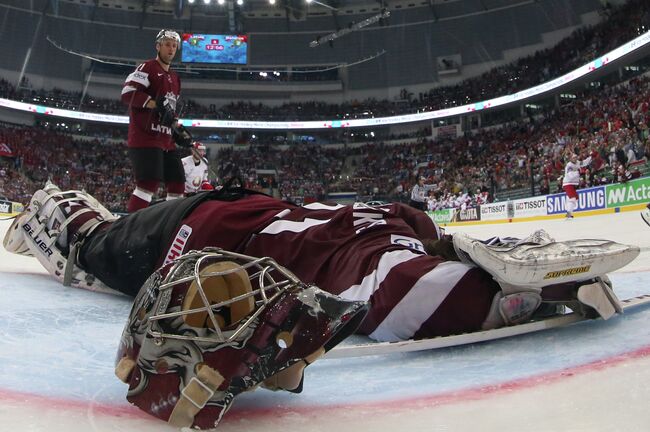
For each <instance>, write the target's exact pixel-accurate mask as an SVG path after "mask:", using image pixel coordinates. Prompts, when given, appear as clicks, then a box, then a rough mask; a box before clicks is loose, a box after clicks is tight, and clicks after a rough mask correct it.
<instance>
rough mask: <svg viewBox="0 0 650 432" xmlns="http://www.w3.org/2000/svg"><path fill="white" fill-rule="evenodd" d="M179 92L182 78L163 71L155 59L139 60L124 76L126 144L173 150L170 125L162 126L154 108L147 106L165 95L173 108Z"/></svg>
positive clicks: (123, 97) (123, 95)
mask: <svg viewBox="0 0 650 432" xmlns="http://www.w3.org/2000/svg"><path fill="white" fill-rule="evenodd" d="M180 92H181V80H180V78H179V77H178V75H177V74H176V72H174V71H173V70H171V69H170V70H169V71H166V70H165V69H163V68H162V66H160V63H158V61H157V60H156V59H153V60H148V61H146V62H144V63H142V64H141V65H140V66H138V67H137V68H136V69H135V71H133V72H132V73H131V74H129V76H128V77H126V80H125V81H124V87H122V102H123V103H124V104H126V105H127V106H128V107H129V135H128V146H129V147H160V148H162V149H163V150H173V149H175V144H174V142H173V141H172V131H171V128H170V127H168V126H164V125H161V124H160V122H159V121H158V114H157V113H156V111H155V110H153V109H150V108H146V105H147V102H149V101H150V100H151V99H153V100H157V99H158V98H159V97H161V96H164V97H165V98H166V99H167V100H168V102H169V103H170V104H171V106H172V107H174V108H175V107H176V102H177V101H178V98H179V96H180Z"/></svg>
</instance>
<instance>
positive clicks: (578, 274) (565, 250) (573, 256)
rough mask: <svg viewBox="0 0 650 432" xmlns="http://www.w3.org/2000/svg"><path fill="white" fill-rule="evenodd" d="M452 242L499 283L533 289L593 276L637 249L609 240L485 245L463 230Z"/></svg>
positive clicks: (629, 258) (624, 261) (619, 263)
mask: <svg viewBox="0 0 650 432" xmlns="http://www.w3.org/2000/svg"><path fill="white" fill-rule="evenodd" d="M453 242H454V249H455V250H456V252H457V253H458V255H459V257H460V258H461V260H464V261H467V262H472V263H474V264H476V265H478V266H479V267H481V268H482V269H484V270H485V271H487V272H488V273H490V274H491V275H492V276H493V277H494V279H495V280H496V281H497V282H499V283H500V284H501V285H502V286H504V284H505V285H512V286H517V287H525V288H528V289H532V290H536V289H541V288H542V287H544V286H548V285H555V284H562V283H567V282H579V281H587V280H590V279H594V278H596V277H599V276H602V275H605V274H606V273H609V272H612V271H614V270H617V269H619V268H621V267H623V266H625V265H627V264H628V263H630V262H631V261H632V260H634V259H635V258H636V257H637V256H638V255H639V252H640V250H639V247H638V246H631V245H624V244H620V243H616V242H613V241H609V240H590V239H589V240H587V239H585V240H568V241H563V242H552V241H551V242H543V243H541V244H535V243H527V242H524V243H521V242H520V243H518V244H515V245H514V246H513V245H504V246H488V245H486V244H484V243H482V242H480V241H479V240H476V239H473V238H471V237H469V236H467V235H466V234H464V233H456V234H454V237H453Z"/></svg>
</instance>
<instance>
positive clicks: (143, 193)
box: [126, 187, 153, 213]
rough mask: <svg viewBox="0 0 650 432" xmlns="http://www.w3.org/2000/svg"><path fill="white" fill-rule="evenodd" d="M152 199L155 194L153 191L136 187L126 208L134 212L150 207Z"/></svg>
mask: <svg viewBox="0 0 650 432" xmlns="http://www.w3.org/2000/svg"><path fill="white" fill-rule="evenodd" d="M152 199H153V194H152V193H151V192H148V191H147V190H145V189H141V188H140V187H136V188H135V190H134V191H133V193H132V194H131V197H130V198H129V202H128V204H127V206H126V210H127V211H128V212H129V213H133V212H136V211H138V210H141V209H143V208H147V207H149V203H151V200H152Z"/></svg>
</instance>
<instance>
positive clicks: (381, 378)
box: [0, 213, 650, 432]
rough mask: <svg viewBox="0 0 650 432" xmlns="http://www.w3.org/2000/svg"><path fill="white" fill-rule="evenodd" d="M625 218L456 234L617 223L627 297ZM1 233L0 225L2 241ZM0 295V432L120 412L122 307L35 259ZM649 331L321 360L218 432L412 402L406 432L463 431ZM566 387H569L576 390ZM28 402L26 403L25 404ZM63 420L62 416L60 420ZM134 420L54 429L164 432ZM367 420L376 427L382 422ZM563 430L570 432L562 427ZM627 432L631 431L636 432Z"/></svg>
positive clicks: (641, 316) (576, 232)
mask: <svg viewBox="0 0 650 432" xmlns="http://www.w3.org/2000/svg"><path fill="white" fill-rule="evenodd" d="M633 216H634V217H636V218H638V215H632V214H626V213H623V214H617V215H611V216H605V217H593V218H584V219H581V218H577V219H576V220H574V221H572V222H569V223H564V224H563V225H562V224H560V223H558V221H549V222H545V223H539V222H537V223H535V224H534V225H532V224H531V225H530V226H529V227H526V226H524V225H525V224H509V225H499V226H496V227H495V226H479V227H463V229H467V231H468V232H469V233H470V234H471V235H476V236H477V237H488V236H490V235H492V234H493V233H494V234H498V235H503V234H501V233H499V232H495V231H498V230H501V231H502V232H503V233H510V234H511V235H516V236H522V234H519V231H523V230H525V229H526V228H528V232H529V231H530V229H531V228H538V227H539V225H540V224H545V225H546V226H547V229H548V230H549V231H550V232H552V233H553V229H555V230H556V232H555V233H553V234H554V235H556V236H557V237H558V238H559V239H563V238H569V237H571V236H575V237H578V236H579V237H601V238H602V237H603V236H602V235H601V236H598V235H587V234H588V233H585V232H582V231H581V229H582V230H583V231H584V230H586V229H589V227H590V226H591V225H593V224H595V223H597V222H598V221H596V220H597V219H600V224H605V223H609V224H610V225H609V226H616V225H615V224H614V222H617V223H619V225H618V226H619V227H620V228H621V230H619V231H618V232H616V231H614V232H612V233H610V235H609V237H614V236H616V237H617V238H613V239H618V241H621V242H628V243H633V244H634V243H636V244H640V245H641V246H642V248H643V252H642V254H641V255H640V257H639V258H637V260H636V261H635V262H634V263H632V264H631V265H630V266H628V267H627V268H625V269H623V271H621V272H617V273H614V274H612V275H611V279H612V281H613V282H614V287H615V291H616V292H617V293H618V294H619V297H621V298H628V297H633V296H636V295H640V294H647V293H650V259H649V257H648V255H649V253H648V246H649V245H650V230H648V229H647V227H645V228H644V225H642V224H641V223H640V218H639V221H638V222H639V223H638V224H637V225H634V227H635V229H634V230H631V229H630V227H629V225H631V224H633V223H634V222H635V220H634V219H633ZM581 223H582V225H581ZM601 226H602V225H601ZM581 227H582V228H581ZM623 228H625V230H623ZM4 229H5V227H4V226H2V231H4ZM508 229H509V230H508ZM628 231H629V232H628ZM605 237H606V238H607V236H605ZM32 261H33V262H32ZM0 291H1V294H0V424H2V421H3V420H4V421H6V422H8V423H7V424H10V425H12V427H14V428H15V429H7V430H11V431H13V430H30V431H41V430H43V431H46V430H47V431H48V432H49V431H52V430H57V429H56V427H54V426H53V423H52V421H51V419H52V416H54V417H55V418H56V413H51V412H50V413H49V414H48V419H50V420H48V421H47V422H46V423H47V424H42V423H43V422H41V421H40V420H39V418H38V415H29V412H30V411H29V410H30V405H33V406H36V407H37V408H38V402H36V401H37V400H39V398H41V397H44V398H46V400H48V401H54V405H55V406H57V401H59V402H61V406H62V407H65V406H66V404H67V403H71V404H72V405H73V406H77V405H80V406H82V407H83V406H84V404H89V405H92V406H93V407H97V406H101V407H107V408H108V409H109V411H110V408H120V407H122V408H125V409H126V407H128V403H127V402H126V399H125V395H126V390H127V386H126V385H125V384H123V383H121V382H120V381H119V380H118V379H117V378H116V377H115V376H114V373H113V368H114V360H115V355H116V350H117V346H118V343H119V338H120V335H121V332H122V329H123V326H124V323H125V320H126V318H127V316H128V313H129V310H130V305H131V300H130V299H128V298H126V297H118V296H113V295H107V294H97V293H92V292H87V291H83V290H77V289H72V288H66V287H63V286H61V285H60V284H59V283H58V282H56V281H54V280H53V279H52V278H50V277H49V276H48V275H47V274H45V272H44V271H43V270H41V269H40V267H39V265H38V263H37V262H36V260H33V259H31V261H30V259H29V258H24V257H14V256H12V255H10V254H7V253H6V252H5V251H4V250H2V251H0ZM649 324H650V307H641V308H638V309H637V310H633V311H632V312H631V313H626V314H625V315H623V316H617V317H614V318H613V319H611V320H609V321H588V322H583V323H579V324H576V325H572V326H568V327H565V328H559V329H553V330H548V331H543V332H539V333H535V334H530V335H524V336H518V337H513V338H509V339H504V340H497V341H491V342H486V343H481V344H473V345H468V346H462V347H454V348H446V349H440V350H435V351H428V352H419V353H404V354H393V355H388V356H373V357H364V358H356V359H334V360H321V361H318V362H316V363H315V364H313V365H311V366H310V367H309V368H308V369H307V371H306V377H305V386H304V391H303V393H301V394H298V395H296V394H290V393H286V392H270V391H265V390H258V391H255V392H250V393H247V394H244V395H242V396H240V397H238V398H237V399H236V401H235V408H233V413H231V414H233V415H234V417H233V418H234V420H226V421H225V422H224V425H223V429H224V430H228V429H230V430H262V429H263V430H265V431H267V432H268V431H271V430H275V429H274V427H271V426H269V425H268V424H267V426H266V427H262V424H263V423H264V418H265V417H264V416H263V415H262V417H261V419H260V420H259V421H258V420H255V418H254V417H253V418H240V417H237V416H236V413H237V411H241V412H255V411H259V412H271V413H272V412H273V411H277V412H278V413H280V414H278V415H277V425H278V426H277V427H278V429H277V430H279V429H280V427H281V428H282V430H285V431H286V430H301V431H305V430H321V429H320V427H322V428H323V429H322V430H326V428H327V427H329V426H328V425H329V422H330V421H331V419H329V418H326V417H323V416H319V415H318V414H316V413H318V412H319V410H323V409H325V411H326V412H328V413H331V412H335V413H337V415H343V414H341V413H342V412H347V411H346V409H347V408H351V407H352V408H353V409H356V410H358V411H359V412H363V413H364V414H363V416H361V417H355V418H354V419H349V418H347V417H346V419H347V420H346V421H347V422H348V423H349V425H355V426H354V430H364V428H365V427H367V428H368V430H373V431H376V430H389V429H391V430H393V429H394V428H395V427H396V425H398V426H399V425H404V424H405V423H404V421H405V420H403V419H402V420H396V419H392V418H391V417H390V416H388V417H386V418H385V416H387V414H386V413H385V411H386V409H387V408H386V406H389V405H390V406H399V404H400V401H409V403H411V404H412V403H413V401H415V402H416V405H408V404H406V405H408V406H409V407H410V408H409V416H408V417H409V419H410V420H409V421H411V422H414V423H413V425H412V426H411V429H413V430H415V429H417V428H418V426H417V424H418V421H422V422H424V420H423V419H427V422H430V421H432V420H428V419H429V417H433V418H434V419H438V420H439V421H441V422H442V426H445V425H447V426H450V425H451V426H454V425H456V426H457V427H463V425H465V426H466V425H467V423H463V422H468V421H470V420H469V419H467V418H460V417H457V416H458V415H460V416H461V417H462V414H455V413H454V410H455V409H457V408H458V409H459V410H460V407H465V408H467V407H470V408H471V407H472V406H473V404H488V405H487V406H488V408H487V409H488V410H489V409H490V408H489V406H490V405H489V404H490V403H493V404H495V403H496V404H497V406H498V404H499V400H501V399H502V398H503V397H505V396H500V395H499V394H491V393H490V391H489V389H490V388H492V387H495V386H499V385H501V384H503V383H513V382H514V383H516V382H520V381H526V380H530V379H535V378H536V377H539V379H540V380H541V381H542V382H543V381H544V377H549V376H554V375H555V374H558V373H562V372H563V371H568V372H567V376H571V375H572V373H571V371H572V370H577V369H579V368H581V367H584V366H585V365H592V364H599V362H605V363H606V362H607V361H609V360H611V359H612V358H617V356H625V355H627V354H630V353H635V352H638V351H639V350H643V349H645V348H648V347H650V325H649ZM351 340H352V341H355V340H357V341H358V340H360V338H358V337H353V338H352V339H351ZM346 343H349V341H346ZM647 360H648V358H647V354H645V355H637V356H636V357H633V358H631V359H630V360H628V361H627V363H624V364H625V365H630V364H631V365H632V368H633V370H634V374H638V373H639V372H638V370H636V369H635V368H634V362H646V361H647ZM609 369H610V370H611V371H615V370H616V372H615V374H614V377H610V376H608V377H607V379H610V380H613V381H617V380H620V373H621V372H619V371H618V369H617V366H612V367H611V368H609ZM646 369H647V368H646ZM600 373H605V374H607V372H600ZM636 378H637V377H635V379H633V380H632V383H633V384H632V386H633V387H632V388H629V385H628V389H627V391H628V393H627V394H628V395H636V396H638V397H639V398H642V397H643V396H648V397H650V390H646V389H645V387H646V384H647V382H648V381H645V382H643V381H644V380H646V379H650V373H646V374H645V375H643V376H642V377H641V380H638V379H636ZM573 379H574V378H566V379H565V381H566V382H567V383H570V382H571V380H573ZM577 379H579V378H577ZM635 382H636V383H637V384H636V385H637V387H634V383H635ZM603 385H606V384H603ZM558 386H559V388H556V387H558ZM564 387H568V388H572V387H574V384H569V385H568V386H567V385H565V386H564ZM482 389H487V390H485V391H484V393H485V396H483V397H482V398H480V399H481V400H480V401H479V402H476V401H474V400H473V399H472V401H470V402H468V401H463V400H460V401H457V402H453V401H452V402H450V403H448V404H447V405H446V407H445V408H444V409H443V408H440V407H437V406H433V405H431V404H429V403H426V402H424V403H423V404H421V405H422V406H417V401H418V400H419V399H422V400H424V401H426V400H431V398H435V397H437V396H444V395H455V394H463V392H467V391H477V390H478V391H479V392H480V391H483V390H482ZM546 390H547V391H551V392H557V394H556V397H557V399H558V400H560V401H561V400H562V398H563V397H567V396H566V395H565V394H564V393H567V392H569V390H567V388H563V387H562V384H558V383H556V381H553V383H551V384H547V385H546ZM536 391H537V389H536V386H532V388H530V389H528V390H527V389H526V388H524V389H522V390H519V392H520V393H519V394H520V397H522V398H524V399H523V400H525V395H526V394H531V395H532V394H534V393H535V392H536ZM32 396H33V398H34V401H30V398H31V397H32ZM531 397H533V396H531ZM535 398H537V396H535ZM491 401H492V402H491ZM571 403H575V401H572V402H571ZM406 405H405V406H406ZM434 405H435V404H434ZM592 405H593V404H592ZM622 405H623V404H622V403H621V402H617V403H616V406H617V407H619V408H620V407H621V406H622ZM3 407H4V408H3ZM355 407H356V408H355ZM10 408H11V409H10ZM470 408H468V409H470ZM632 408H634V407H632ZM38 409H43V408H42V407H41V408H38ZM65 409H66V408H60V410H62V411H65ZM576 409H578V408H576ZM585 409H586V408H585ZM20 410H24V413H25V414H22V415H21V414H20V412H21V411H20ZM337 410H338V411H337ZM46 411H47V410H46ZM127 411H128V410H127ZM136 411H137V410H133V412H136ZM478 411H480V410H477V412H478ZM93 412H94V411H93ZM128 412H131V411H128ZM61 415H63V413H62V414H61ZM270 415H271V416H273V414H270ZM346 415H347V414H346ZM132 416H134V417H135V420H128V419H124V418H120V419H117V418H116V417H111V415H110V414H92V415H89V414H88V413H86V414H85V415H81V416H80V419H81V420H79V419H77V421H76V422H75V423H74V425H70V424H66V423H65V422H62V423H61V425H62V426H61V427H62V428H63V427H65V428H68V429H61V430H72V431H73V432H81V431H84V432H85V431H88V430H102V431H103V430H107V431H108V430H131V427H134V426H133V424H131V423H129V422H136V423H137V424H138V429H134V430H139V431H148V430H161V429H160V427H161V426H164V424H163V423H161V422H160V421H159V420H156V419H150V418H148V417H147V416H146V415H142V416H138V415H137V414H133V413H132ZM365 416H368V418H365ZM226 418H228V416H226ZM371 418H373V419H380V418H382V419H384V420H383V421H381V422H380V421H379V420H371ZM84 419H85V420H84ZM309 419H311V420H313V421H311V420H309ZM418 419H419V420H418ZM633 419H634V417H633ZM475 420H476V421H477V423H476V424H477V425H478V424H482V425H483V426H484V427H485V428H484V430H491V428H490V425H492V423H494V425H495V426H494V427H495V430H497V429H499V428H502V426H503V425H502V424H500V423H498V421H497V420H494V419H492V418H491V417H490V416H488V417H486V418H485V419H484V420H483V421H482V422H481V420H480V419H479V418H476V419H475ZM565 420H566V421H568V422H570V421H572V419H570V418H567V419H565ZM314 421H315V422H316V423H314ZM631 421H633V420H631ZM640 421H641V420H639V422H640ZM643 421H645V419H643ZM407 423H408V422H407ZM427 424H432V423H427ZM565 424H567V423H566V422H565ZM599 424H601V425H602V424H606V423H599ZM648 424H650V423H648ZM75 425H78V428H77V426H75ZM143 425H144V426H143ZM318 425H320V426H318ZM634 425H635V424H634V423H632V430H634ZM294 426H295V429H294V428H293V427H294ZM350 427H352V426H350ZM69 428H72V429H69ZM75 428H76V429H75ZM257 428H259V429H257ZM340 429H341V430H348V429H346V428H340ZM529 429H530V430H536V429H535V428H532V429H531V428H529ZM3 430H4V429H3ZM165 430H166V429H165ZM349 430H352V429H349ZM431 430H433V429H431ZM437 430H459V429H444V428H443V429H437ZM504 430H507V428H506V429H504ZM540 430H544V429H540ZM576 430H577V429H576ZM592 430H598V429H592ZM603 430H605V429H603Z"/></svg>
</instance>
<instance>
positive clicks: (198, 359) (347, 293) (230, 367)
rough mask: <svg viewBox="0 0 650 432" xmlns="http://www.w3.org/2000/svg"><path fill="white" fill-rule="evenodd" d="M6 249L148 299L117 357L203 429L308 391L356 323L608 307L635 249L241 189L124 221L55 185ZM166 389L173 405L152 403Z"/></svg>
mask: <svg viewBox="0 0 650 432" xmlns="http://www.w3.org/2000/svg"><path fill="white" fill-rule="evenodd" d="M4 246H5V248H6V249H7V250H9V251H11V252H15V253H19V254H23V255H32V256H35V257H36V258H37V259H38V260H39V261H40V262H41V263H42V264H43V265H44V266H45V268H47V270H48V271H49V272H50V273H51V274H52V275H54V276H55V277H56V278H57V279H59V280H60V281H62V282H63V283H64V284H71V285H73V286H76V287H79V288H85V289H89V290H95V291H111V292H120V293H123V294H126V295H129V296H133V297H136V300H135V302H134V305H133V309H132V312H131V315H130V318H129V322H128V323H127V326H126V328H125V331H124V334H123V338H122V342H121V346H120V353H119V356H118V363H117V369H116V372H117V374H118V376H119V377H120V378H121V379H122V380H124V381H127V382H129V383H130V391H129V400H131V401H132V402H133V403H135V404H137V405H139V406H140V407H142V408H143V409H144V410H146V411H148V412H150V413H152V414H153V415H155V416H157V417H160V418H163V419H164V420H168V421H170V422H171V423H173V424H177V425H181V426H189V425H194V426H196V427H201V428H207V427H213V426H214V425H216V423H217V422H218V421H219V419H220V418H221V416H222V415H223V413H224V412H225V410H227V408H228V406H229V404H230V402H231V401H232V398H233V397H234V396H235V395H237V394H238V393H239V392H241V391H244V390H246V389H250V388H252V387H254V386H256V385H258V384H262V385H264V386H266V387H270V388H274V389H286V390H290V391H300V389H301V386H302V371H303V369H304V367H305V366H306V365H308V364H309V363H311V362H313V361H314V360H315V359H317V358H318V357H319V356H320V355H322V354H323V353H324V352H325V351H327V350H328V349H330V348H332V347H333V346H334V345H335V344H336V343H338V342H339V341H340V340H341V339H342V338H343V337H345V336H346V335H347V334H349V333H350V332H351V331H353V330H354V329H355V328H357V325H358V324H359V322H361V324H360V326H359V327H358V331H359V332H361V333H364V334H368V335H370V337H372V338H374V339H376V340H381V341H396V340H404V339H410V338H427V337H434V336H442V335H450V334H458V333H466V332H473V331H477V330H481V329H490V328H496V327H501V326H504V325H513V324H519V323H523V322H526V321H528V320H530V319H531V318H533V317H534V315H535V314H541V313H553V312H555V311H557V309H558V308H561V307H564V306H569V307H570V308H572V309H574V310H575V311H577V312H578V313H581V314H585V315H587V316H593V317H597V316H601V317H603V318H605V319H607V318H609V317H610V316H612V315H613V314H615V313H616V312H620V311H621V307H620V303H619V301H618V299H617V298H616V296H615V294H614V293H613V291H612V288H611V284H610V283H609V281H608V279H607V277H606V276H605V275H606V273H608V272H611V271H613V270H616V269H618V268H620V267H622V266H624V265H626V264H627V263H629V262H630V261H632V260H633V259H634V258H635V257H636V256H637V255H638V254H639V248H638V247H635V246H628V245H622V244H618V243H615V242H610V241H606V240H574V241H567V242H555V241H553V239H551V238H550V237H549V236H548V235H547V234H546V233H544V232H543V231H538V232H535V233H533V235H531V236H529V237H528V238H526V239H523V240H506V241H504V240H499V239H493V240H492V241H490V242H489V243H487V242H481V241H478V240H476V239H472V238H470V237H467V236H465V235H463V234H456V235H454V236H453V237H452V236H449V235H444V234H443V233H442V231H441V230H440V228H439V227H437V226H436V225H435V224H434V223H433V222H432V221H431V219H430V218H429V217H427V216H426V215H425V214H424V213H423V212H420V211H417V210H414V209H412V208H410V207H408V206H406V205H402V204H397V203H394V204H390V205H385V206H380V207H368V206H365V205H355V206H343V205H339V204H329V203H313V204H308V205H305V206H297V205H294V204H291V203H288V202H283V201H279V200H277V199H274V198H271V197H269V196H266V195H263V194H259V193H256V192H252V191H247V190H244V189H241V188H232V187H225V188H224V189H221V190H220V191H212V192H207V193H203V194H199V195H196V196H194V197H190V198H185V199H180V200H174V201H169V202H163V203H160V204H157V205H155V206H152V207H149V208H146V209H143V210H140V211H138V212H136V213H133V214H130V215H128V216H125V217H122V218H120V219H117V218H115V217H114V216H113V215H111V213H110V212H108V211H107V210H106V209H105V208H104V207H102V206H101V204H100V203H98V202H97V201H96V200H95V199H94V198H93V197H91V196H90V195H88V194H85V193H83V192H79V191H67V192H62V191H60V190H59V189H58V188H57V187H56V186H54V185H52V184H48V185H47V186H46V187H45V188H44V189H42V190H39V191H37V192H36V193H35V194H34V196H33V197H32V199H31V201H30V203H29V204H28V206H27V207H26V210H25V211H24V212H23V213H22V214H20V215H19V216H17V217H16V219H15V221H14V222H13V224H12V225H11V227H10V228H9V230H8V231H7V234H6V236H5V239H4ZM214 248H220V249H214ZM191 251H195V252H191ZM196 251H198V252H196ZM252 257H270V258H271V259H268V260H267V259H263V260H257V259H255V258H252ZM276 262H277V263H279V264H280V265H277V264H275V263H276ZM286 269H288V270H286ZM305 283H307V284H313V285H315V286H318V287H319V288H320V289H322V290H325V291H327V293H329V294H327V293H324V292H322V291H321V290H320V289H317V288H316V287H315V286H307V285H304V284H305ZM332 294H334V295H332ZM367 306H369V312H368V313H367V315H365V312H366V307H367ZM364 315H365V318H364ZM309 317H320V318H319V319H316V320H313V319H311V318H309ZM362 318H363V320H362ZM323 324H325V327H323ZM316 335H319V336H318V337H317V336H316ZM308 341H311V342H308ZM226 352H227V353H228V355H227V356H226V355H224V353H226ZM179 353H184V354H183V355H180V354H179ZM166 374H172V375H174V376H175V377H176V378H174V379H165V378H162V377H161V376H162V375H166ZM169 397H172V398H173V399H174V400H175V401H176V403H174V404H167V405H165V406H164V407H162V406H159V405H156V404H153V405H152V404H151V401H153V400H158V401H159V400H169Z"/></svg>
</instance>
